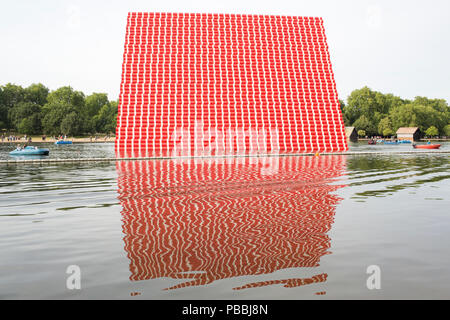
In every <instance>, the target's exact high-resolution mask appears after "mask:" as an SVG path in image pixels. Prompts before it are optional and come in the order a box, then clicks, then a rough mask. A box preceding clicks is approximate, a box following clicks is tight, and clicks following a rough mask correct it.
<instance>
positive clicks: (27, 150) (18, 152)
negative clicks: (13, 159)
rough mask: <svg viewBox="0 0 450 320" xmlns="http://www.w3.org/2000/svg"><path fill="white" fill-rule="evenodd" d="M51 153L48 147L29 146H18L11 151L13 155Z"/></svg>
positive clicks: (42, 154) (43, 154)
mask: <svg viewBox="0 0 450 320" xmlns="http://www.w3.org/2000/svg"><path fill="white" fill-rule="evenodd" d="M49 153H50V151H49V150H48V149H44V148H38V147H32V146H27V147H25V148H23V149H22V148H17V149H16V150H13V151H11V152H10V153H9V154H10V155H11V156H47V155H48V154H49Z"/></svg>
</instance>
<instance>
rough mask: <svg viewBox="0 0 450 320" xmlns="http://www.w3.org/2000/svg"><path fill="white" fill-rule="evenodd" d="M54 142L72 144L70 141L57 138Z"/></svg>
mask: <svg viewBox="0 0 450 320" xmlns="http://www.w3.org/2000/svg"><path fill="white" fill-rule="evenodd" d="M55 144H72V141H67V140H58V141H56V142H55Z"/></svg>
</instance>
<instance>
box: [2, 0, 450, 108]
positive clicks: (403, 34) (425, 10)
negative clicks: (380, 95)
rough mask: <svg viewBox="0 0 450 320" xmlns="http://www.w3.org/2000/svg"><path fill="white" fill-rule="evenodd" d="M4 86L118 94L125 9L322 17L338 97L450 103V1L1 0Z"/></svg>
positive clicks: (110, 95) (112, 96)
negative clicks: (361, 93)
mask: <svg viewBox="0 0 450 320" xmlns="http://www.w3.org/2000/svg"><path fill="white" fill-rule="evenodd" d="M0 4H1V5H0V84H2V85H3V84H6V83H8V82H12V83H16V84H19V85H22V86H28V85H29V84H31V83H35V82H42V83H43V84H45V85H47V86H48V87H49V88H50V89H52V90H53V89H56V88H58V87H60V86H64V85H71V86H72V87H73V88H75V89H76V90H81V91H83V92H85V93H86V94H90V93H92V92H106V93H108V95H109V98H110V99H117V98H118V95H119V87H120V78H121V70H122V55H123V46H124V39H125V26H126V18H127V13H128V12H129V11H147V12H151V11H155V12H197V13H204V12H206V13H242V14H274V15H294V16H320V17H323V19H324V24H325V31H326V34H327V38H328V45H329V50H330V55H331V61H332V64H333V70H334V73H335V79H336V84H337V89H338V93H339V97H340V98H341V99H346V98H347V96H348V95H349V93H350V92H351V91H352V90H353V89H356V88H361V87H362V86H364V85H367V86H369V87H371V88H372V89H375V90H379V91H382V92H385V93H388V92H390V93H394V94H396V95H399V96H401V97H404V98H414V97H415V96H418V95H420V96H427V97H430V98H444V99H446V100H447V101H449V102H450V1H448V0H442V1H439V0H428V1H401V0H396V1H394V0H390V1H364V0H363V1H361V0H359V1H350V0H348V1H342V0H340V1H338V0H322V1H320V0H319V1H317V0H316V1H302V0H297V1H282V0H270V1H265V0H263V1H244V0H238V1H234V0H228V1H213V0H205V1H201V0H198V1H195V0H194V1H192V0H191V1H172V0H159V1H143V0H131V1H114V0H113V1H111V0H109V1H106V0H90V1H83V0H79V1H77V0H72V1H65V0H59V1H57V0H40V1H36V0H34V1H32V0H28V1H27V0H16V1H5V0H0Z"/></svg>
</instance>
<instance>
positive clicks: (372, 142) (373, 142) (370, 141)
mask: <svg viewBox="0 0 450 320" xmlns="http://www.w3.org/2000/svg"><path fill="white" fill-rule="evenodd" d="M367 143H368V144H377V142H376V141H375V140H372V139H371V140H369V141H368V142H367Z"/></svg>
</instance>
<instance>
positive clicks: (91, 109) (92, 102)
mask: <svg viewBox="0 0 450 320" xmlns="http://www.w3.org/2000/svg"><path fill="white" fill-rule="evenodd" d="M104 106H106V108H108V107H110V102H109V100H108V95H107V94H106V93H93V94H91V95H90V96H87V97H86V105H85V109H84V110H85V111H84V114H85V115H86V122H85V127H84V130H85V131H86V132H91V133H93V132H102V131H99V129H98V128H97V125H96V119H95V117H96V116H97V115H98V113H99V112H100V110H101V109H102V108H103V107H104Z"/></svg>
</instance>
